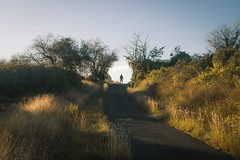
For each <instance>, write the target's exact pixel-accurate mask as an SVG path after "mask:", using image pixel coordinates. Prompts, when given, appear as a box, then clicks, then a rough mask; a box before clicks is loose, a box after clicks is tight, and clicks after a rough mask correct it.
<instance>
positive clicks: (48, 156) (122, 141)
mask: <svg viewBox="0 0 240 160" xmlns="http://www.w3.org/2000/svg"><path fill="white" fill-rule="evenodd" d="M116 60H117V56H116V54H115V52H112V51H109V49H108V47H107V46H105V45H104V44H102V42H99V41H98V40H96V41H84V42H81V45H79V46H78V44H77V43H76V42H75V41H74V40H72V39H71V38H63V37H62V38H59V37H54V36H52V35H47V37H38V38H37V39H36V40H35V41H34V44H33V45H32V47H31V48H30V49H28V50H27V52H26V53H23V54H21V55H17V56H13V57H12V58H11V59H10V60H1V61H0V159H1V160H14V159H18V160H33V159H34V160H61V159H63V160H65V159H71V160H74V159H86V160H87V159H89V160H92V159H104V160H105V159H106V160H107V159H109V160H117V159H132V152H131V146H130V143H129V138H128V135H127V134H126V133H125V132H124V131H123V129H122V128H121V126H116V125H113V124H111V123H110V122H109V121H108V119H107V117H106V115H105V113H104V109H103V98H104V95H105V90H106V87H107V85H104V80H105V79H107V77H108V76H107V71H108V69H109V68H110V66H111V65H112V64H113V63H114V62H115V61H116Z"/></svg>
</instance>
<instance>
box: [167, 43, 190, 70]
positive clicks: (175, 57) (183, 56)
mask: <svg viewBox="0 0 240 160" xmlns="http://www.w3.org/2000/svg"><path fill="white" fill-rule="evenodd" d="M171 56H172V58H171V59H170V61H169V65H170V66H174V65H176V64H177V62H178V61H180V60H181V61H186V62H189V61H191V59H192V58H191V56H190V55H189V54H187V53H186V52H185V51H181V50H180V46H177V47H175V49H174V51H173V52H172V53H171Z"/></svg>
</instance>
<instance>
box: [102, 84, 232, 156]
mask: <svg viewBox="0 0 240 160" xmlns="http://www.w3.org/2000/svg"><path fill="white" fill-rule="evenodd" d="M126 88H127V85H120V84H112V85H110V86H109V89H108V91H107V93H106V99H105V109H106V112H107V115H108V118H109V120H110V121H111V122H113V123H120V124H122V126H123V128H125V129H126V130H128V132H129V135H130V140H131V144H132V148H133V152H134V153H133V155H134V159H136V160H155V159H156V160H234V158H233V157H231V156H230V155H228V154H226V153H224V152H221V151H219V150H216V149H214V148H213V147H211V146H208V145H206V144H205V143H203V142H201V141H199V140H197V139H195V138H192V137H191V136H189V135H188V134H186V133H183V132H181V131H178V130H176V129H175V128H173V127H170V126H168V125H167V124H165V123H164V122H161V121H157V120H155V119H153V118H150V117H148V116H147V114H145V113H144V112H143V111H141V110H140V109H138V107H137V106H136V105H135V103H134V102H133V101H132V99H131V98H130V96H129V94H128V93H127V91H126Z"/></svg>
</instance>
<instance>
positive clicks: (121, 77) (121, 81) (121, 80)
mask: <svg viewBox="0 0 240 160" xmlns="http://www.w3.org/2000/svg"><path fill="white" fill-rule="evenodd" d="M120 83H121V84H123V75H122V74H121V75H120Z"/></svg>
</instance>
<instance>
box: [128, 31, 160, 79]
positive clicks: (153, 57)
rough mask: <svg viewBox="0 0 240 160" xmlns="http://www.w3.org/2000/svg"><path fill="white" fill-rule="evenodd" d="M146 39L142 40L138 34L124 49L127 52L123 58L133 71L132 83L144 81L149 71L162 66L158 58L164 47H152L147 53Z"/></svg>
mask: <svg viewBox="0 0 240 160" xmlns="http://www.w3.org/2000/svg"><path fill="white" fill-rule="evenodd" d="M147 39H148V37H146V38H145V39H142V37H141V35H140V34H134V36H133V38H132V41H131V42H130V44H129V45H127V46H126V47H125V50H126V52H127V56H125V58H126V60H127V62H128V64H129V66H130V67H131V68H132V70H133V75H132V81H133V82H138V81H140V80H142V79H144V77H145V75H146V74H147V73H148V72H149V71H151V70H153V69H157V68H159V67H160V66H161V65H162V63H161V61H160V58H161V56H162V55H163V49H164V47H161V48H157V47H154V48H153V49H151V50H150V51H149V50H148V41H147Z"/></svg>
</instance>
